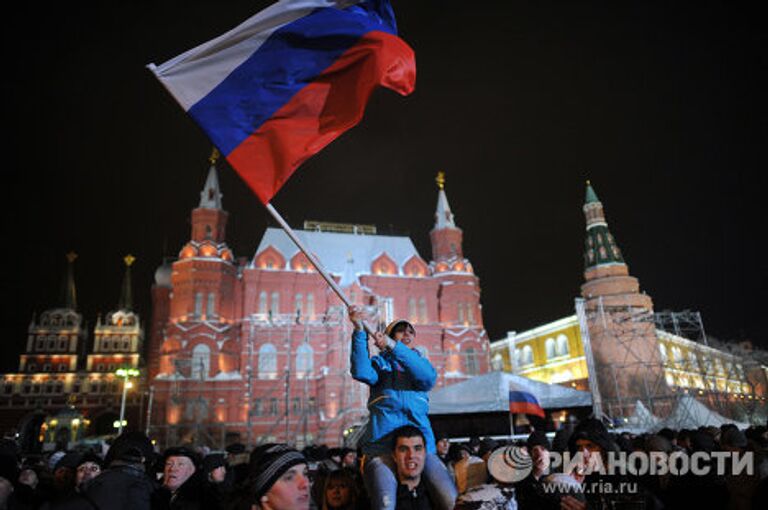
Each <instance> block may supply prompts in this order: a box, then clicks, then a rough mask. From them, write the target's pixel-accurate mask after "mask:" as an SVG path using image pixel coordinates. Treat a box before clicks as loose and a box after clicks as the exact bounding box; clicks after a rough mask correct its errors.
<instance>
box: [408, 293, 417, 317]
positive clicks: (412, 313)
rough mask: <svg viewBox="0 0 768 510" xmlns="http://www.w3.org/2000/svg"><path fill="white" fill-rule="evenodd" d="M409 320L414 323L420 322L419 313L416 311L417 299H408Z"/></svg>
mask: <svg viewBox="0 0 768 510" xmlns="http://www.w3.org/2000/svg"><path fill="white" fill-rule="evenodd" d="M408 320H409V321H411V322H413V323H418V322H419V316H418V312H417V311H416V298H414V297H411V298H408Z"/></svg>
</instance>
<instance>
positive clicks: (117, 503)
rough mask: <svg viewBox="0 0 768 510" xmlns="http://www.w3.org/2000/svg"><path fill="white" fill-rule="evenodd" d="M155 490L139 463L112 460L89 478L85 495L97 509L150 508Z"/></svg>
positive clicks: (138, 509)
mask: <svg viewBox="0 0 768 510" xmlns="http://www.w3.org/2000/svg"><path fill="white" fill-rule="evenodd" d="M154 491H155V485H154V484H153V482H152V480H151V479H150V478H149V476H147V474H146V472H145V471H144V467H143V465H142V464H132V463H122V462H120V461H115V462H113V463H112V465H111V466H110V467H109V469H107V470H105V471H103V472H102V473H101V474H100V475H99V476H97V477H96V478H94V479H93V480H91V481H90V483H89V484H88V487H87V488H86V491H85V495H86V497H87V498H88V499H89V500H90V501H92V502H93V503H94V505H96V507H97V508H98V509H99V510H150V501H151V498H152V494H153V492H154Z"/></svg>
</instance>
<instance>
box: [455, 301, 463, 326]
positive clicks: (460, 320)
mask: <svg viewBox="0 0 768 510" xmlns="http://www.w3.org/2000/svg"><path fill="white" fill-rule="evenodd" d="M456 306H457V307H458V309H459V312H458V323H459V324H464V303H459V304H458V305H456Z"/></svg>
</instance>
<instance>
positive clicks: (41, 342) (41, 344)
mask: <svg viewBox="0 0 768 510" xmlns="http://www.w3.org/2000/svg"><path fill="white" fill-rule="evenodd" d="M44 348H45V340H44V339H42V338H38V339H37V342H35V350H36V351H42V350H43V349H44Z"/></svg>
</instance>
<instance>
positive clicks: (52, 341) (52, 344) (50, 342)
mask: <svg viewBox="0 0 768 510" xmlns="http://www.w3.org/2000/svg"><path fill="white" fill-rule="evenodd" d="M47 348H48V350H49V351H52V350H54V349H55V348H56V339H55V338H53V337H50V338H48V342H47Z"/></svg>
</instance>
